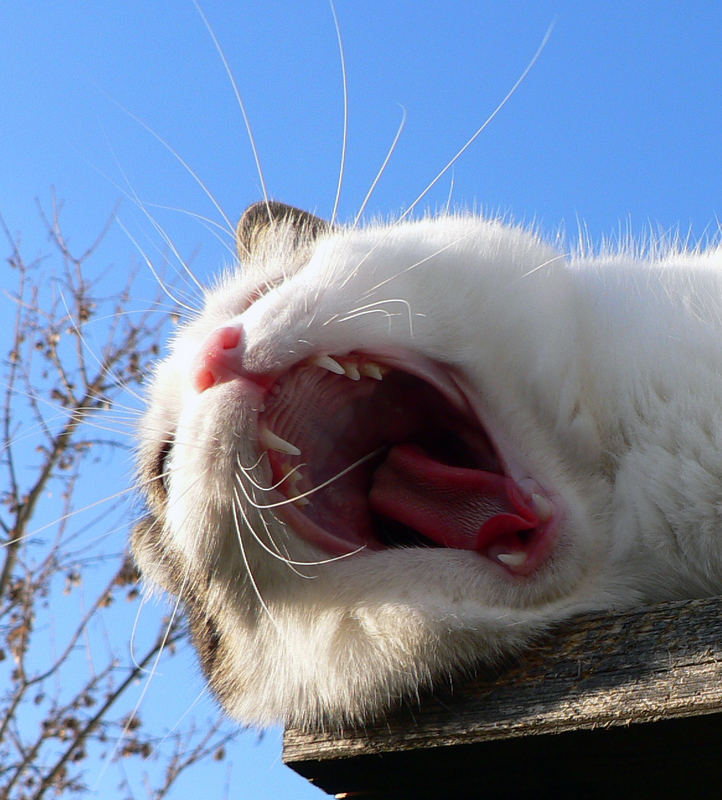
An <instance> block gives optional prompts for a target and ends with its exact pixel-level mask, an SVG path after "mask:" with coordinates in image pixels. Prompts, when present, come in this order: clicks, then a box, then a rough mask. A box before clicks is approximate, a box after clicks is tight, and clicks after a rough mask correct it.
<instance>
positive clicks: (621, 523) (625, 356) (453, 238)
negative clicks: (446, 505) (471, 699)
mask: <svg viewBox="0 0 722 800" xmlns="http://www.w3.org/2000/svg"><path fill="white" fill-rule="evenodd" d="M279 242H280V244H279V245H278V247H277V248H276V249H267V250H266V251H265V252H264V253H263V254H262V256H261V257H260V260H259V261H258V262H257V263H252V264H248V265H244V268H242V269H239V270H237V271H234V272H232V273H231V274H229V275H227V276H226V277H225V278H224V279H223V281H222V282H221V283H220V285H219V286H218V287H217V288H215V289H214V290H213V291H212V292H209V294H208V297H207V300H206V307H205V309H204V310H203V312H202V313H201V315H200V316H199V318H198V319H197V320H196V321H195V322H193V323H191V324H189V325H188V326H187V327H186V328H184V329H183V330H182V331H181V332H180V334H179V335H178V337H177V339H176V340H175V342H174V344H173V348H172V353H171V355H170V356H169V358H168V359H167V360H166V361H165V362H164V363H162V364H161V365H160V367H159V369H158V373H157V377H156V381H155V384H154V387H153V390H152V394H151V399H150V403H149V411H148V414H147V417H146V421H145V424H144V433H143V436H144V438H145V439H146V441H151V442H152V441H154V440H160V439H162V438H163V437H164V436H165V434H166V432H167V431H172V432H173V433H174V437H175V444H174V449H173V452H172V455H171V456H170V459H169V462H168V464H169V467H170V478H169V498H168V504H167V514H166V516H165V519H163V520H160V521H159V522H158V523H157V524H156V529H157V530H156V535H157V537H158V539H159V541H160V542H161V545H160V546H161V547H162V548H167V549H169V550H172V551H173V552H175V553H177V554H181V556H180V558H181V560H182V563H184V564H186V565H188V570H189V571H188V582H189V583H190V584H193V581H194V580H199V578H198V577H197V576H198V575H203V574H204V571H206V572H209V573H210V575H209V577H207V581H208V586H209V589H208V593H207V598H206V600H204V602H205V603H206V604H207V613H208V614H209V615H211V616H212V617H213V618H214V620H215V622H216V624H217V625H219V626H220V628H221V634H222V636H223V638H224V640H225V641H226V642H227V643H228V642H230V643H232V644H231V645H229V646H228V647H227V648H226V650H225V651H224V658H225V659H226V661H227V662H228V663H227V664H226V665H225V667H224V670H225V672H227V674H228V676H230V677H229V678H228V681H227V686H226V688H221V689H218V687H217V691H219V695H220V697H221V700H222V702H223V703H224V705H225V706H226V707H227V708H228V710H229V711H230V712H231V713H232V714H234V715H235V716H237V717H238V718H240V719H242V720H244V721H246V722H255V723H261V724H265V723H267V722H269V721H272V720H277V719H283V720H285V721H291V722H294V723H297V724H298V723H301V724H305V723H318V722H319V721H324V720H325V721H331V722H339V721H342V720H348V719H351V720H357V719H360V718H362V717H364V716H368V715H371V714H375V713H378V712H379V711H381V710H383V709H384V708H386V707H388V706H389V705H390V704H392V703H393V702H395V701H396V700H397V699H398V698H399V697H401V696H403V695H407V694H409V693H411V694H413V693H414V692H416V691H417V690H418V688H419V687H420V686H427V685H431V684H433V683H434V682H435V681H438V680H443V679H444V678H445V676H449V675H453V674H456V673H459V672H461V671H464V670H467V669H469V668H471V667H473V665H474V664H475V663H477V662H479V661H480V660H489V659H494V658H497V657H498V655H499V654H503V653H505V652H509V651H512V650H517V649H519V648H521V647H523V646H524V645H526V644H528V643H529V642H530V641H531V640H532V639H533V638H534V637H536V636H538V635H540V634H541V633H543V632H544V631H546V630H547V629H548V627H549V626H550V625H553V624H554V623H557V622H559V621H561V620H563V619H565V618H568V617H569V616H571V615H573V614H575V613H578V612H581V611H586V610H590V609H604V608H610V607H624V606H629V605H632V604H638V603H642V602H648V601H656V600H662V599H665V598H673V597H692V596H699V595H704V594H710V593H716V592H719V591H720V589H722V536H720V533H719V530H720V521H721V519H720V517H721V515H722V447H721V446H720V445H722V251H720V249H711V250H709V251H707V252H669V253H667V254H666V255H663V256H660V257H655V258H653V259H647V258H644V257H640V256H638V255H635V254H633V253H631V252H621V253H619V254H616V255H603V256H599V257H568V256H567V255H565V254H564V253H561V252H558V251H555V250H554V249H552V248H551V247H550V246H548V245H546V244H545V243H544V242H543V241H542V240H541V239H540V238H539V237H537V236H536V235H533V234H531V233H529V232H526V231H524V230H522V229H520V228H516V227H513V226H508V225H504V224H502V223H500V222H497V221H487V220H484V219H480V218H477V217H471V216H442V217H438V218H434V219H425V220H422V221H417V222H403V223H398V224H397V223H392V224H389V225H376V226H373V227H370V228H367V229H361V230H354V229H350V230H340V231H338V232H334V233H331V234H328V235H326V236H322V237H320V238H319V239H318V240H317V242H316V243H315V245H314V246H313V247H312V249H311V250H310V252H309V254H308V258H307V259H304V260H303V262H302V263H301V264H300V265H298V266H297V267H296V268H294V269H293V271H290V272H288V270H289V268H288V264H290V263H291V261H292V259H290V257H289V253H288V252H287V246H288V245H287V240H284V238H283V237H279ZM284 242H286V244H284ZM286 273H288V274H286ZM267 280H268V281H273V282H274V284H275V285H274V288H272V289H270V290H269V291H267V293H266V294H264V295H263V296H262V297H261V298H260V299H259V300H257V301H256V302H254V303H253V304H251V305H250V307H249V308H248V309H247V310H245V311H243V312H242V313H241V309H242V308H244V307H245V305H246V299H247V297H248V296H249V295H250V293H251V292H252V291H253V290H254V289H256V288H258V287H259V286H260V287H262V286H263V285H264V283H265V281H267ZM233 321H236V322H240V323H241V324H242V326H243V329H244V331H245V336H246V351H245V356H244V365H247V366H248V368H249V369H252V370H254V371H256V372H264V371H267V370H271V369H274V370H277V369H279V368H286V367H288V366H290V365H292V364H293V363H295V362H297V361H299V360H301V359H303V358H305V357H307V356H308V355H310V354H312V353H316V352H324V353H325V352H330V353H340V354H343V353H345V352H348V351H350V350H361V351H364V352H369V353H373V352H375V351H378V350H383V349H387V348H389V347H390V346H394V347H403V348H405V349H408V350H412V351H414V352H416V353H419V354H421V355H422V356H425V357H428V358H431V359H434V360H435V361H439V362H442V363H444V364H446V365H449V366H453V367H454V368H455V369H456V370H458V371H459V372H460V373H461V375H462V376H463V381H464V385H465V386H466V387H467V389H468V392H469V393H470V395H471V396H472V397H473V398H474V403H475V406H476V408H477V411H478V412H479V414H480V416H482V418H483V419H484V420H485V422H486V424H487V427H488V428H489V430H490V431H491V433H492V436H493V437H494V438H495V439H496V440H497V441H499V442H503V446H504V448H505V450H506V452H508V453H512V454H513V455H514V458H513V461H514V464H515V465H517V466H516V467H515V469H516V470H517V471H518V473H519V474H518V475H515V476H514V477H515V478H523V477H526V476H531V477H533V478H534V479H535V480H536V481H538V482H539V484H541V485H542V486H544V487H545V489H546V490H547V491H548V492H549V493H551V494H553V496H554V497H555V498H558V507H559V508H560V509H561V510H562V516H563V525H562V532H561V536H560V539H559V541H558V543H557V546H556V547H555V549H554V551H553V554H552V556H551V557H550V559H549V560H548V562H547V563H546V564H544V565H543V566H542V567H541V568H540V569H538V570H537V571H536V572H535V573H534V574H533V575H531V576H529V578H528V579H526V580H522V581H520V580H519V579H518V578H517V577H516V576H511V575H509V574H508V572H506V571H505V570H503V569H500V568H499V567H498V565H496V564H493V563H492V562H491V561H489V560H488V559H484V558H482V557H480V556H479V555H478V554H476V553H474V552H467V551H461V550H447V549H440V548H439V549H423V548H417V549H388V550H383V551H378V552H361V553H358V554H356V555H353V556H351V557H349V558H347V559H341V560H337V561H333V562H331V563H326V564H319V565H317V566H298V567H296V568H295V569H291V568H290V567H289V566H288V565H287V564H285V563H283V562H282V561H280V560H278V559H274V558H272V557H270V556H269V555H268V553H266V552H265V551H263V550H262V549H261V548H260V547H259V546H258V545H257V543H256V542H255V541H254V539H253V537H252V536H251V535H250V532H249V530H248V526H247V525H241V531H240V535H241V537H242V542H243V551H244V552H243V553H242V552H241V547H240V546H239V541H238V538H237V533H236V522H235V520H234V515H233V511H232V497H233V490H234V486H235V476H236V474H237V473H238V469H237V466H236V458H237V457H239V458H240V461H241V463H243V464H244V465H251V464H253V463H254V462H256V460H257V458H258V453H257V451H256V446H255V444H254V443H253V436H252V435H250V432H252V431H253V430H255V429H254V422H253V413H252V411H251V410H250V409H249V408H248V407H247V406H246V405H244V403H243V401H242V398H241V399H240V400H239V397H240V396H239V390H238V387H237V385H236V383H235V382H228V383H224V384H222V385H220V386H217V387H213V388H212V389H210V390H208V391H205V392H203V393H200V394H199V393H197V392H196V391H195V389H194V388H193V387H192V385H191V381H190V377H191V376H190V371H189V365H190V363H191V362H192V360H193V359H194V358H195V357H196V355H197V353H198V350H199V348H200V346H201V344H202V342H203V341H204V339H205V337H206V336H207V335H208V334H209V333H210V332H212V331H213V330H214V329H216V328H217V327H219V326H223V325H227V324H229V323H230V322H233ZM257 474H258V472H257ZM246 505H247V504H246ZM244 513H245V514H247V516H248V518H249V520H250V523H251V525H252V526H253V528H254V529H255V530H256V531H258V532H260V533H261V534H262V535H263V531H264V528H263V524H262V523H261V520H260V519H259V516H258V513H257V512H255V511H254V510H252V509H248V508H247V507H246V508H244ZM268 516H269V515H266V517H267V518H268ZM266 524H270V526H271V533H272V536H273V539H274V540H275V541H276V542H277V543H278V544H279V545H281V546H282V547H284V548H287V552H288V554H289V555H290V556H291V557H292V558H293V559H294V560H296V561H304V560H305V561H309V560H310V561H314V560H319V559H323V558H325V557H326V556H325V555H324V554H323V553H320V552H314V550H313V548H311V547H310V546H309V545H307V544H305V543H304V542H302V541H300V540H298V539H297V538H296V537H295V536H294V535H293V533H292V532H289V531H288V529H287V528H285V527H283V526H281V525H280V524H278V523H275V522H274V521H273V520H271V521H270V523H269V522H268V519H267V521H266ZM264 538H267V537H264ZM138 557H139V560H140V563H141V567H142V568H143V570H144V572H145V574H146V576H147V577H149V578H150V579H151V580H156V581H158V582H159V583H161V584H162V585H166V586H168V585H169V579H168V578H167V577H166V576H165V575H164V573H163V568H162V566H160V565H159V564H158V562H157V558H155V560H154V557H153V556H152V555H151V554H150V552H146V551H144V550H143V549H142V548H140V551H139V552H138ZM244 558H245V559H247V562H248V566H246V563H245V561H244ZM249 571H250V574H251V575H252V577H253V582H254V583H255V587H256V588H254V586H253V585H252V583H251V581H250V580H249ZM171 588H173V587H171ZM186 588H188V587H186ZM174 590H175V591H177V586H176V587H175V588H174ZM256 590H257V591H256ZM258 594H260V596H261V597H262V598H263V604H264V606H265V608H264V607H262V606H261V602H260V601H259V597H258ZM229 687H230V688H229Z"/></svg>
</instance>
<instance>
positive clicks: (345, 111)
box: [329, 0, 348, 226]
mask: <svg viewBox="0 0 722 800" xmlns="http://www.w3.org/2000/svg"><path fill="white" fill-rule="evenodd" d="M329 3H330V5H331V13H332V14H333V24H334V26H335V28H336V39H337V40H338V51H339V56H340V58H341V78H342V81H343V138H342V143H341V165H340V166H339V170H338V184H337V186H336V199H335V200H334V203H333V212H332V214H331V225H332V226H333V225H334V224H335V222H336V215H337V214H338V205H339V203H340V202H341V187H342V185H343V178H344V174H345V172H346V148H347V146H348V78H347V76H346V55H345V53H344V50H343V40H342V39H341V27H340V26H339V24H338V16H337V14H336V5H335V3H334V2H333V0H329Z"/></svg>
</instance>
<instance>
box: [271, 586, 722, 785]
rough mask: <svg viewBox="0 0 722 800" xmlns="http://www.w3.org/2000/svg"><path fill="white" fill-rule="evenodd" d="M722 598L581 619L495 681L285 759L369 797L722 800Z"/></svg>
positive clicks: (296, 739)
mask: <svg viewBox="0 0 722 800" xmlns="http://www.w3.org/2000/svg"><path fill="white" fill-rule="evenodd" d="M720 734H722V598H711V599H705V600H687V601H679V602H673V603H663V604H659V605H656V606H650V607H646V608H641V609H637V610H634V611H629V612H626V613H620V614H614V615H610V614H606V615H598V616H586V617H579V618H577V619H576V620H574V621H573V622H571V623H569V624H568V625H566V626H564V627H563V628H560V629H559V630H558V631H557V633H556V635H552V636H550V637H548V638H546V639H545V640H543V641H542V642H540V643H539V644H538V646H537V647H536V648H534V649H533V650H532V651H530V652H528V653H526V654H525V655H524V657H523V658H521V659H520V660H519V661H518V662H516V663H515V664H513V665H507V667H506V668H505V669H503V670H499V671H497V672H496V673H494V674H490V673H489V672H486V673H485V674H484V675H479V676H478V677H477V678H476V679H474V680H470V681H468V682H466V683H463V684H458V685H456V686H454V687H453V690H449V689H447V690H444V691H437V692H436V693H435V694H434V695H433V696H426V697H423V698H422V700H421V702H420V704H418V705H416V706H414V707H410V706H409V707H407V708H404V709H399V710H398V711H396V712H394V713H393V714H391V715H389V717H388V718H387V719H386V720H384V721H383V722H380V723H377V724H372V725H368V726H366V728H365V729H357V730H346V731H343V732H341V733H336V734H333V733H329V732H312V731H311V732H309V731H298V730H288V731H287V732H286V736H285V742H284V760H285V762H286V763H287V764H288V765H289V766H291V767H293V769H295V770H296V771H297V772H299V773H301V774H302V775H304V776H306V777H307V778H308V779H309V780H311V781H313V783H315V784H316V785H318V786H319V787H321V788H323V789H325V790H326V791H327V792H331V793H334V794H341V795H342V796H343V793H348V795H347V796H349V797H359V798H363V797H368V798H404V797H408V798H412V797H413V798H425V797H428V798H445V797H493V798H496V797H517V796H519V797H521V796H525V797H534V798H535V799H536V798H539V797H555V796H556V797H558V796H560V795H565V794H566V795H568V796H576V797H611V796H613V795H617V796H622V797H626V796H635V797H670V796H682V793H684V796H691V797H695V798H697V797H719V796H720V793H721V791H722V790H721V789H720V782H721V781H720V778H721V775H722V763H721V759H720V755H719V746H720V740H721V739H722V736H721V735H720Z"/></svg>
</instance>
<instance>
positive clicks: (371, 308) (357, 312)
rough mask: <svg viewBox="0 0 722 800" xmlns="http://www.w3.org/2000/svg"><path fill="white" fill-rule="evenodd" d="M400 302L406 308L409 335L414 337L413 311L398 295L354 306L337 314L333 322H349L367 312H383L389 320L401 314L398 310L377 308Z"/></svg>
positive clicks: (407, 302)
mask: <svg viewBox="0 0 722 800" xmlns="http://www.w3.org/2000/svg"><path fill="white" fill-rule="evenodd" d="M397 303H400V304H401V305H403V306H404V307H405V308H406V317H407V319H408V321H409V336H410V337H411V338H412V339H413V338H414V322H413V317H414V313H413V311H412V310H411V304H410V303H409V301H408V300H404V299H402V298H400V297H396V298H390V299H388V300H379V301H377V302H375V303H369V304H368V305H365V306H360V307H359V308H354V309H352V310H351V311H349V312H347V313H346V314H344V315H343V316H338V317H336V318H335V319H334V322H349V321H350V320H352V319H356V318H357V317H363V316H365V315H367V314H383V315H384V316H385V317H387V319H388V320H389V321H390V320H391V319H392V318H393V317H398V316H401V314H400V313H399V312H390V311H387V310H386V309H383V308H379V306H382V305H388V304H397Z"/></svg>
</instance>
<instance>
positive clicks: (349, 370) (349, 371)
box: [343, 361, 361, 381]
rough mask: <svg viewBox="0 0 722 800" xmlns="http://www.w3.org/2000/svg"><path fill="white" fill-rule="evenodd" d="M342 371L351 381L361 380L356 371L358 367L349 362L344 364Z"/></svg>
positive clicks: (359, 374)
mask: <svg viewBox="0 0 722 800" xmlns="http://www.w3.org/2000/svg"><path fill="white" fill-rule="evenodd" d="M343 371H344V372H345V373H346V377H347V378H351V380H352V381H360V380H361V373H360V372H359V371H358V365H357V364H355V363H354V362H353V361H349V362H347V363H346V364H344V365H343Z"/></svg>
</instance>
